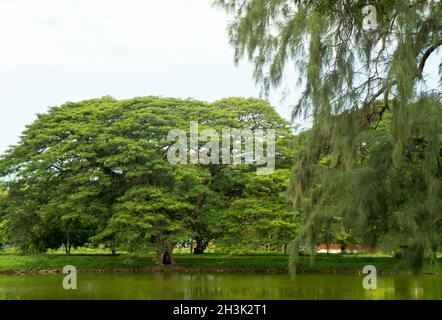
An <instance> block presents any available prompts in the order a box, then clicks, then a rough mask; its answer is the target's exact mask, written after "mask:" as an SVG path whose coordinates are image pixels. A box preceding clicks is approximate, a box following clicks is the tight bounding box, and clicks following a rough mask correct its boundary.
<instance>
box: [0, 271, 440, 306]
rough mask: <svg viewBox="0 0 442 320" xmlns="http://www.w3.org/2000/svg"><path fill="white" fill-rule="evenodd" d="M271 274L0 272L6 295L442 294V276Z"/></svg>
mask: <svg viewBox="0 0 442 320" xmlns="http://www.w3.org/2000/svg"><path fill="white" fill-rule="evenodd" d="M363 276H364V275H360V276H358V275H337V274H298V275H296V276H292V275H288V274H269V273H265V274H264V273H210V274H209V273H207V274H205V273H130V274H128V273H113V274H112V273H108V274H94V273H83V274H81V273H79V274H78V284H77V285H78V288H77V290H65V289H63V286H62V280H63V277H64V275H63V274H52V275H0V299H144V300H147V299H153V300H165V299H442V275H422V276H419V277H414V276H410V275H408V276H407V275H403V276H399V275H395V276H378V279H377V289H376V290H365V289H364V288H363V287H362V279H363Z"/></svg>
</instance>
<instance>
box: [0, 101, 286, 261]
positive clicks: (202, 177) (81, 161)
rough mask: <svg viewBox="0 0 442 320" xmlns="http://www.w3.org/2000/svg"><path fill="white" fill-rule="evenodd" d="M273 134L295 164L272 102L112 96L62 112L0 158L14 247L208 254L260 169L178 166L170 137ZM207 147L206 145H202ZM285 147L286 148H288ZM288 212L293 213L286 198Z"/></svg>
mask: <svg viewBox="0 0 442 320" xmlns="http://www.w3.org/2000/svg"><path fill="white" fill-rule="evenodd" d="M190 121H197V122H198V124H199V127H200V128H199V130H203V129H205V128H211V129H215V130H216V131H217V132H219V133H221V129H222V128H223V127H231V128H237V129H250V130H255V129H274V130H276V144H277V150H278V151H279V153H278V155H277V159H276V165H279V166H285V167H287V166H290V165H291V161H292V160H291V159H292V158H291V153H290V150H289V148H288V146H290V144H291V142H290V141H291V138H292V136H291V130H290V127H289V125H288V124H287V123H286V122H285V121H284V120H283V119H281V118H280V117H279V115H278V114H277V113H276V111H275V110H274V109H273V108H272V107H271V106H270V105H269V104H268V103H267V102H265V101H262V100H257V99H243V98H229V99H224V100H220V101H217V102H214V103H213V104H208V103H205V102H201V101H195V100H190V99H188V100H180V99H171V98H157V97H144V98H135V99H131V100H121V101H118V100H115V99H113V98H110V97H104V98H101V99H94V100H87V101H82V102H78V103H66V104H65V105H62V106H59V107H53V108H51V109H50V110H49V112H47V113H46V114H41V115H38V118H37V120H36V121H34V122H33V123H32V124H31V125H29V126H28V127H27V129H26V130H25V131H24V132H23V135H22V137H21V141H20V142H19V143H18V144H17V145H16V146H14V147H12V148H11V149H10V150H9V151H8V152H7V153H6V154H5V155H4V156H3V157H2V158H1V160H0V171H1V175H2V176H3V177H5V178H6V180H7V181H8V182H7V189H8V196H7V201H6V203H7V207H8V214H7V215H6V217H7V221H8V228H7V230H6V231H7V237H8V241H9V242H10V243H11V244H13V245H15V246H17V247H18V248H20V249H21V250H23V251H45V250H47V249H55V248H59V247H60V246H61V245H64V247H65V248H66V252H67V253H68V254H69V252H70V248H71V247H74V248H75V247H77V246H79V245H82V244H84V243H87V242H92V243H94V244H95V245H99V244H105V245H106V246H107V247H108V248H110V249H111V250H112V252H113V253H116V251H117V250H122V249H124V250H129V251H132V252H135V251H145V250H150V249H155V250H157V252H158V253H159V256H160V255H161V254H166V252H167V254H168V255H170V254H171V252H172V250H173V247H174V246H175V245H176V244H177V243H180V242H184V241H188V240H189V239H191V238H194V239H196V240H197V242H199V244H200V245H201V246H202V247H201V246H200V249H202V251H201V252H203V251H204V248H205V247H206V246H207V244H208V242H209V241H213V240H216V239H217V238H219V237H220V236H221V232H222V230H223V228H222V226H221V225H220V223H219V221H221V217H222V216H223V215H224V214H225V211H226V209H227V208H228V207H229V206H230V204H231V203H232V201H234V200H235V199H237V198H239V197H242V196H243V189H244V187H245V186H246V184H247V183H248V179H251V178H250V177H253V176H254V175H256V174H255V171H256V168H255V167H253V166H252V165H246V164H243V165H224V164H222V165H215V164H211V165H202V164H198V165H172V164H170V163H169V162H168V160H167V150H168V148H169V146H170V145H171V144H172V143H173V142H170V141H168V138H167V135H168V133H169V131H170V130H171V129H182V130H184V131H185V132H189V123H190ZM200 143H201V145H202V144H203V143H204V142H203V141H200ZM279 147H280V148H279ZM280 201H281V204H280V205H279V208H281V209H283V210H287V201H286V199H282V198H281V200H280Z"/></svg>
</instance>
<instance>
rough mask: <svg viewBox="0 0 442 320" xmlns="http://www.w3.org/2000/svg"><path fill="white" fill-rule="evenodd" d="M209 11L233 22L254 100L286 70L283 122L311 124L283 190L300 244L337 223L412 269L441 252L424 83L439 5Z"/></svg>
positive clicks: (230, 3)
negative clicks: (293, 99)
mask: <svg viewBox="0 0 442 320" xmlns="http://www.w3.org/2000/svg"><path fill="white" fill-rule="evenodd" d="M216 3H217V4H218V5H220V6H222V7H223V8H225V9H226V10H227V11H228V12H233V13H234V19H233V21H232V23H231V24H230V25H229V39H230V42H231V44H232V45H233V46H234V49H235V61H237V62H238V61H239V60H240V58H242V57H243V56H246V57H247V58H248V59H249V60H251V61H252V62H253V63H254V65H255V72H254V76H255V79H256V80H257V82H260V83H262V85H263V89H264V92H266V93H267V92H268V91H269V89H270V88H271V87H272V86H273V87H277V86H278V85H280V83H281V81H282V79H284V76H285V75H286V74H287V70H293V69H291V68H294V70H295V71H296V73H297V75H298V76H299V80H300V83H301V86H300V88H301V89H302V90H303V94H302V97H301V99H300V100H299V103H297V104H296V105H295V106H294V110H293V117H294V118H298V119H299V117H301V118H303V117H304V118H308V119H310V120H311V125H312V129H311V130H309V132H308V133H307V135H308V145H307V146H306V148H305V150H304V152H303V153H302V155H301V156H300V158H299V159H298V162H297V164H296V165H295V170H294V174H293V177H292V182H291V188H290V195H291V199H292V201H293V204H294V205H295V207H297V208H298V209H300V210H302V212H303V214H304V223H303V232H300V236H301V235H304V236H306V237H308V238H310V240H311V241H312V242H314V238H315V237H316V236H317V235H318V232H319V231H318V230H321V225H324V224H327V223H328V222H329V221H331V220H332V219H330V218H331V217H334V216H342V218H343V220H344V221H345V223H346V224H348V226H347V227H350V226H351V227H357V228H358V229H359V230H360V233H362V234H365V239H366V241H373V242H378V241H380V242H381V243H383V244H385V245H386V246H387V247H389V248H390V249H392V250H393V249H394V250H395V251H401V254H402V255H403V256H407V257H409V258H410V261H411V262H412V265H413V267H414V268H415V269H416V270H419V269H420V267H421V265H422V261H423V259H424V258H425V257H427V258H432V257H434V254H435V251H436V250H437V249H438V247H440V245H441V242H442V239H441V235H442V211H441V207H442V204H441V202H442V182H441V180H442V179H441V176H442V159H441V156H442V152H441V136H442V135H441V133H442V125H441V124H442V111H441V109H442V105H441V92H440V90H439V89H438V88H434V87H435V86H434V83H433V85H432V86H431V83H428V81H427V77H426V76H425V71H427V69H428V68H426V65H427V61H428V60H429V58H430V57H434V58H435V59H438V60H439V61H440V54H439V55H438V54H437V51H438V49H439V48H440V46H441V44H442V25H441V24H442V22H441V21H442V20H441V19H440V17H441V16H442V6H441V5H440V1H436V0H434V1H431V0H428V1H419V0H416V1H402V0H378V1H368V2H367V1H365V0H359V1H347V0H325V1H313V0H304V1H302V0H299V1H287V0H286V1H283V0H219V1H216ZM368 4H370V5H372V7H369V8H368V9H369V10H367V7H366V6H367V5H368ZM373 7H374V8H375V10H374V9H373ZM369 11H370V12H369ZM368 20H370V21H371V23H372V24H371V26H372V28H366V25H367V22H368ZM374 22H376V24H374ZM373 27H374V28H373ZM440 75H441V72H440V70H439V82H440ZM431 87H433V88H431ZM429 88H431V89H429ZM386 114H388V117H389V119H388V123H387V124H386V125H385V129H384V130H380V129H379V125H381V123H382V119H383V118H384V117H385V116H386ZM298 240H299V238H298Z"/></svg>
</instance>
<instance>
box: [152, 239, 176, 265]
mask: <svg viewBox="0 0 442 320" xmlns="http://www.w3.org/2000/svg"><path fill="white" fill-rule="evenodd" d="M173 247H174V245H171V244H163V245H162V246H160V249H159V250H158V252H157V255H156V257H155V264H156V265H174V264H175V260H174V259H173V254H172V251H173Z"/></svg>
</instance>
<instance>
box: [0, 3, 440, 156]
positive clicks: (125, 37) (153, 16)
mask: <svg viewBox="0 0 442 320" xmlns="http://www.w3.org/2000/svg"><path fill="white" fill-rule="evenodd" d="M211 3H212V0H38V1H37V0H0V99H1V103H0V110H1V111H0V152H2V151H4V150H5V149H6V148H7V147H8V146H9V145H11V144H15V143H17V142H18V139H19V135H20V133H21V132H22V131H23V129H24V127H25V125H26V124H29V123H31V122H32V121H33V120H34V119H35V114H36V113H42V112H45V111H46V110H47V108H48V107H49V106H53V105H60V104H62V103H64V102H66V101H80V100H84V99H90V98H96V97H101V96H104V95H111V96H113V97H115V98H118V99H121V98H131V97H135V96H147V95H158V96H168V97H182V98H188V97H192V98H195V99H200V100H206V101H213V100H216V99H220V98H224V97H229V96H245V97H259V88H258V87H257V86H256V85H255V84H254V81H253V80H252V77H251V76H252V66H251V65H250V64H249V63H247V62H243V63H241V64H240V65H239V66H235V65H234V63H233V49H232V48H231V47H230V45H229V44H228V41H227V32H226V26H227V22H228V20H229V17H227V16H226V14H225V12H224V11H222V10H221V9H217V8H213V7H212V6H211ZM436 62H437V61H436ZM436 66H437V63H434V68H435V69H436ZM284 86H285V85H283V87H284ZM294 95H296V92H294ZM280 97H281V94H280V93H274V94H273V95H272V96H271V97H270V100H271V102H272V105H274V106H276V108H277V110H278V112H279V113H280V114H281V115H282V116H283V117H284V118H286V119H289V114H290V108H289V105H290V104H291V103H293V100H292V101H289V100H291V99H287V100H286V101H285V102H281V101H280Z"/></svg>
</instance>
